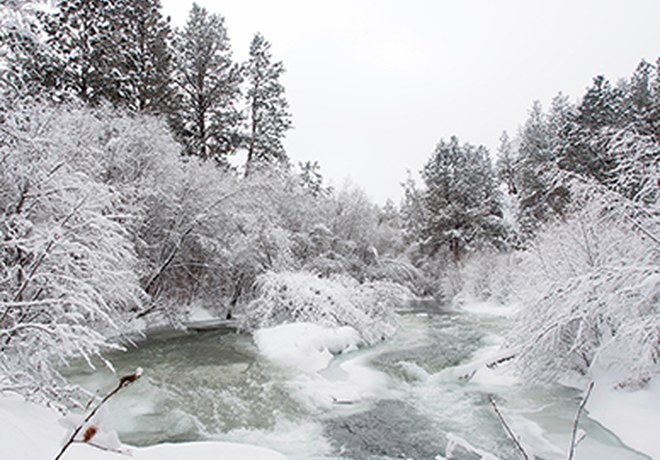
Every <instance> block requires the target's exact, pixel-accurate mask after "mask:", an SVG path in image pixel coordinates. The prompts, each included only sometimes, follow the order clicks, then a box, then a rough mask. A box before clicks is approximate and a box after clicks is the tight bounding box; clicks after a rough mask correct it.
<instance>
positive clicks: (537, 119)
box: [516, 101, 554, 234]
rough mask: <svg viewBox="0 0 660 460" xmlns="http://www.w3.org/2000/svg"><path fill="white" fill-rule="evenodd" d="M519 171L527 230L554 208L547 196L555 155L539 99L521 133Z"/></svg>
mask: <svg viewBox="0 0 660 460" xmlns="http://www.w3.org/2000/svg"><path fill="white" fill-rule="evenodd" d="M519 136H520V146H519V148H518V158H517V161H516V170H517V174H518V178H519V179H518V191H519V197H520V198H519V200H520V207H519V212H520V215H519V216H518V221H519V223H520V226H521V228H522V229H523V230H524V231H525V232H526V233H529V234H531V233H533V232H534V230H535V229H536V227H537V226H538V225H539V224H540V223H541V222H545V221H547V220H548V218H549V217H550V215H551V209H550V207H549V206H548V201H547V199H548V195H549V194H550V190H551V183H552V179H551V177H549V176H550V172H551V170H552V166H553V162H554V156H553V152H552V145H551V139H550V131H549V127H548V123H547V119H546V115H545V114H544V112H543V108H542V106H541V103H540V102H539V101H534V103H533V104H532V108H531V109H530V111H529V115H528V117H527V121H526V122H525V125H524V126H523V128H522V130H521V132H520V134H519Z"/></svg>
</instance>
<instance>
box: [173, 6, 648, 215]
mask: <svg viewBox="0 0 660 460" xmlns="http://www.w3.org/2000/svg"><path fill="white" fill-rule="evenodd" d="M162 2H163V9H164V13H165V14H166V15H170V16H171V17H172V22H173V24H174V25H175V26H182V25H184V24H185V21H186V17H187V15H188V11H189V10H190V7H191V5H192V2H190V1H184V0H162ZM197 3H198V4H200V5H201V6H204V7H205V8H207V9H208V10H209V11H211V12H213V13H219V14H221V15H223V16H224V17H225V23H226V25H227V29H228V33H229V37H230V39H231V43H232V48H233V51H234V57H235V59H238V60H243V59H245V58H246V56H247V52H248V47H249V43H250V40H251V38H252V35H253V34H254V33H255V32H261V33H262V34H263V35H264V36H265V37H266V39H267V40H269V41H270V42H271V43H272V51H273V55H274V59H275V60H282V61H284V66H285V68H286V69H287V73H286V74H285V75H284V77H283V83H284V84H285V86H286V91H287V98H288V100H289V103H290V106H291V112H292V113H293V122H294V126H295V128H294V129H293V130H292V131H290V132H289V135H288V137H287V140H286V148H287V153H288V154H289V157H290V158H291V159H292V161H293V162H295V163H297V162H298V161H305V160H318V161H319V163H320V164H321V172H322V173H323V175H324V177H325V178H326V179H327V180H329V181H331V183H332V184H333V185H335V186H337V187H339V186H341V185H342V184H343V183H344V180H345V179H346V178H347V177H349V178H350V180H351V181H352V182H354V183H356V184H358V185H359V186H360V187H362V188H363V189H364V190H365V191H366V192H367V193H368V194H369V195H370V196H371V197H372V198H373V199H375V200H376V201H377V202H378V203H381V204H382V203H384V201H385V200H386V199H387V198H388V197H390V198H392V199H394V200H395V202H398V201H399V199H400V197H401V195H402V193H401V187H400V183H401V182H403V180H404V179H405V177H406V170H407V169H410V170H412V171H413V172H417V171H419V170H420V169H421V168H422V166H423V164H424V163H425V162H426V160H427V159H428V158H429V156H430V155H431V153H432V151H433V149H434V147H435V144H436V143H437V142H438V141H439V140H440V139H441V138H449V136H451V135H457V136H458V137H459V139H460V140H461V142H470V143H472V144H483V145H485V146H486V147H488V148H489V150H490V151H491V155H494V154H495V151H496V149H497V145H498V143H499V142H498V139H499V136H500V134H501V132H502V130H504V129H506V130H507V131H508V132H509V134H511V135H512V134H514V133H515V132H516V130H517V128H518V126H519V125H520V124H522V123H523V122H524V120H525V118H526V114H527V110H528V108H529V107H530V106H531V103H532V101H533V100H535V99H539V100H540V101H541V102H542V103H543V105H544V107H548V106H549V103H550V100H551V99H552V97H553V96H554V95H556V94H557V93H558V92H559V91H562V92H563V93H565V94H567V95H569V96H570V97H571V98H572V99H575V98H578V97H580V96H581V95H582V94H583V92H584V90H585V89H586V88H587V87H588V86H589V85H590V84H591V80H592V77H594V76H596V75H598V74H604V75H605V76H606V77H607V78H609V79H610V80H611V81H612V82H615V81H616V80H618V79H619V78H621V77H627V76H629V75H630V74H631V73H632V72H633V70H634V69H635V67H636V66H637V64H638V63H639V61H640V60H641V59H642V58H644V59H646V60H648V61H650V62H655V60H656V59H657V58H658V57H660V22H659V21H660V1H658V0H618V1H614V0H607V1H606V0H600V1H598V0H572V1H569V0H547V1H544V2H540V1H535V0H504V1H503V0H463V1H459V0H454V1H449V0H435V1H431V0H405V1H404V0H398V1H395V0H380V1H378V0H332V1H330V0H324V1H319V0H307V1H303V0H221V1H218V0H198V2H197Z"/></svg>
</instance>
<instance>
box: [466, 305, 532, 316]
mask: <svg viewBox="0 0 660 460" xmlns="http://www.w3.org/2000/svg"><path fill="white" fill-rule="evenodd" d="M460 308H461V310H463V311H466V312H468V313H472V314H475V315H486V316H503V317H511V316H514V315H515V314H516V313H517V312H518V310H519V309H520V307H519V306H518V305H515V304H509V305H500V304H496V303H492V302H467V303H465V304H463V305H461V307H460Z"/></svg>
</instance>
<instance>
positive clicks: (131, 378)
mask: <svg viewBox="0 0 660 460" xmlns="http://www.w3.org/2000/svg"><path fill="white" fill-rule="evenodd" d="M141 375H142V369H140V368H138V369H137V370H136V371H135V372H134V373H133V374H130V375H125V376H123V377H122V378H121V379H119V384H117V386H116V387H115V389H114V390H112V391H111V392H110V393H108V394H107V395H105V397H104V398H103V399H102V400H101V402H99V403H98V404H97V405H96V407H94V409H92V410H91V412H90V413H89V414H87V417H85V419H84V420H83V422H82V423H81V424H80V425H78V427H76V429H75V430H73V433H71V436H69V439H68V440H67V441H66V442H65V443H64V445H63V446H62V449H60V451H59V453H58V454H57V456H56V457H55V458H54V460H59V459H60V458H61V457H62V455H64V452H66V450H67V449H68V448H69V447H70V446H71V444H73V443H74V442H75V439H76V436H78V434H79V433H80V431H81V430H82V429H83V427H85V425H87V423H88V422H89V421H90V420H91V419H92V417H94V415H96V413H97V412H98V411H99V409H100V408H101V406H103V404H105V402H106V401H107V400H108V399H110V398H112V397H113V396H114V395H116V394H117V393H118V392H119V391H120V390H121V389H122V388H124V387H126V386H128V385H129V384H131V383H133V382H135V381H136V380H137V379H139V378H140V376H141Z"/></svg>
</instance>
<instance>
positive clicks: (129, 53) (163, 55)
mask: <svg viewBox="0 0 660 460" xmlns="http://www.w3.org/2000/svg"><path fill="white" fill-rule="evenodd" d="M117 9H120V11H119V14H120V16H117V21H118V22H121V23H120V24H118V25H119V27H120V28H121V30H122V31H123V40H122V51H123V54H124V58H123V60H122V64H123V67H124V70H123V72H122V73H124V74H125V75H126V76H127V81H126V86H127V94H126V100H125V105H126V106H128V107H129V108H131V109H133V110H134V111H139V112H151V113H163V112H167V111H168V108H169V105H170V99H171V90H170V77H171V57H172V56H171V39H172V31H171V28H170V25H169V18H167V19H165V18H163V16H162V14H161V12H160V10H161V4H160V0H115V2H114V10H115V11H116V10H117Z"/></svg>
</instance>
